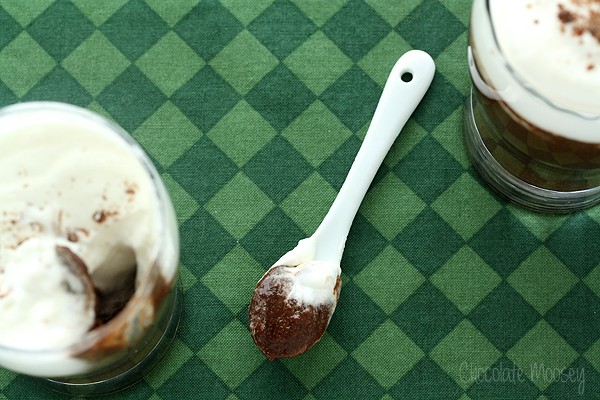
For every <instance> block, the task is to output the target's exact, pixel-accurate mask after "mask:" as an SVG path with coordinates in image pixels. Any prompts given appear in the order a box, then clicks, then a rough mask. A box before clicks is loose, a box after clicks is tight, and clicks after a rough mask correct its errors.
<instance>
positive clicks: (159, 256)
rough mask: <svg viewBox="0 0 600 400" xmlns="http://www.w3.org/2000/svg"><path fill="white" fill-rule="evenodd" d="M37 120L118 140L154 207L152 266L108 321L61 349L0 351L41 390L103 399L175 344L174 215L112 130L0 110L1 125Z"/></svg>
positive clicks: (135, 149)
mask: <svg viewBox="0 0 600 400" xmlns="http://www.w3.org/2000/svg"><path fill="white" fill-rule="evenodd" d="M37 113H40V114H37ZM44 113H48V114H44ZM37 115H58V116H64V117H68V118H74V119H73V120H80V121H85V124H87V125H89V126H93V127H95V128H98V130H99V131H101V132H108V134H109V135H111V137H112V139H111V140H117V141H118V142H119V143H120V145H121V146H124V147H126V148H127V149H129V151H130V153H131V155H132V156H133V157H134V158H135V159H136V160H137V162H138V163H139V166H140V167H141V170H143V171H145V174H146V175H147V176H146V178H147V181H148V182H149V185H148V187H150V188H151V196H153V200H152V202H151V204H153V205H155V206H156V207H155V209H154V210H152V213H153V215H154V216H153V218H154V219H156V221H157V223H156V226H157V227H158V228H157V230H156V238H157V239H156V243H155V244H156V246H154V247H155V248H154V247H153V250H151V251H150V253H151V257H152V258H151V259H152V262H151V263H149V265H147V266H146V267H145V268H143V269H142V268H139V266H136V270H135V287H134V288H133V289H132V291H133V293H132V294H131V293H130V294H129V296H130V297H129V298H128V299H127V300H124V302H125V301H126V302H125V303H124V305H121V307H122V309H120V311H118V313H117V314H116V315H115V316H113V317H111V318H110V319H109V320H108V321H104V322H103V323H100V324H96V325H95V326H94V327H93V328H92V329H90V330H89V331H88V332H86V333H85V334H84V335H83V336H81V337H79V338H77V340H76V342H75V343H73V344H69V345H67V346H58V347H52V348H47V349H46V348H43V349H36V348H33V349H28V348H26V347H25V348H24V347H22V346H21V347H18V348H17V347H10V346H6V345H0V367H4V368H7V369H11V370H13V371H15V372H18V373H22V374H25V375H30V376H33V377H39V378H42V379H43V381H44V383H45V384H46V385H47V386H48V387H50V388H51V389H52V390H55V391H58V392H62V393H67V394H73V395H101V394H107V393H110V392H114V391H117V390H121V389H123V388H126V387H128V386H130V385H132V384H134V383H136V382H137V381H138V380H140V379H141V378H142V377H143V375H144V373H146V372H148V371H149V369H150V368H152V367H153V366H154V365H155V364H156V363H157V362H158V361H159V360H160V359H161V358H162V356H164V355H165V353H166V351H167V350H168V348H169V345H170V344H171V342H172V341H173V339H174V337H175V334H176V331H177V327H178V324H179V319H180V311H181V291H180V288H179V284H178V273H177V268H178V262H179V234H178V228H177V223H176V218H175V213H174V210H173V206H172V204H171V200H170V198H169V196H168V194H167V191H166V189H165V187H164V184H163V182H162V180H161V179H160V176H159V174H158V172H157V171H156V169H155V168H154V166H153V165H152V163H151V161H150V160H149V158H148V157H147V155H146V154H145V153H144V151H143V150H142V148H141V147H140V146H139V145H138V144H137V142H135V140H134V139H133V138H131V136H129V134H127V133H126V132H125V131H124V130H123V129H121V128H120V127H119V126H117V125H115V124H113V123H112V122H110V121H108V120H106V119H105V118H103V117H101V116H99V115H97V114H95V113H92V112H90V111H88V110H85V109H81V108H79V107H75V106H71V105H67V104H62V103H53V102H31V103H22V104H17V105H13V106H8V107H5V108H4V109H2V110H0V122H6V121H7V120H8V119H9V118H13V117H15V116H17V117H18V116H27V117H28V118H29V117H30V116H31V117H32V118H33V119H35V117H36V116H37ZM68 118H67V119H68ZM0 134H2V133H1V132H0ZM115 138H116V139H115ZM97 222H98V221H97ZM151 234H152V233H148V235H149V236H150V235H151ZM153 243H154V242H153ZM132 285H133V283H132Z"/></svg>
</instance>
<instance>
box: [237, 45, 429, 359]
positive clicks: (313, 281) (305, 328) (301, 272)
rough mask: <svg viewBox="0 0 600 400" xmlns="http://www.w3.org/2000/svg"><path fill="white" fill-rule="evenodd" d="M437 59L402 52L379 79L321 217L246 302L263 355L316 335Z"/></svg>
mask: <svg viewBox="0 0 600 400" xmlns="http://www.w3.org/2000/svg"><path fill="white" fill-rule="evenodd" d="M434 73H435V65H434V62H433V60H432V59H431V57H430V56H429V55H428V54H427V53H425V52H423V51H419V50H412V51H409V52H407V53H406V54H404V55H403V56H402V57H400V59H399V60H398V61H397V62H396V64H395V65H394V67H393V69H392V72H391V73H390V76H389V78H388V80H387V82H386V84H385V87H384V89H383V93H382V95H381V98H380V99H379V104H378V105H377V109H376V110H375V114H374V115H373V119H372V120H371V124H370V126H369V130H368V131H367V135H366V136H365V139H364V141H363V143H362V146H361V147H360V150H359V151H358V154H357V155H356V158H355V160H354V163H353V164H352V167H351V168H350V171H349V173H348V176H347V178H346V180H345V181H344V184H343V185H342V187H341V189H340V191H339V193H338V195H337V197H336V199H335V201H334V202H333V204H332V206H331V208H330V209H329V211H328V213H327V215H326V216H325V218H324V219H323V222H321V224H320V225H319V227H318V228H317V230H316V231H315V233H314V234H313V235H312V236H310V237H309V238H306V239H303V240H301V241H300V242H298V245H297V246H296V247H295V248H294V249H292V250H290V251H289V252H287V253H286V254H284V255H283V256H282V257H281V258H280V259H279V260H278V261H277V262H276V263H275V264H273V266H272V267H271V268H270V269H269V270H268V271H267V272H266V273H265V275H264V276H263V277H262V278H261V279H260V281H259V282H258V283H257V285H256V289H255V290H254V294H253V296H252V299H251V301H250V306H249V309H248V315H249V325H250V332H251V333H252V337H253V339H254V341H255V343H256V345H257V346H258V348H259V349H260V350H261V351H262V352H263V354H264V355H265V356H267V358H269V359H270V360H275V359H277V358H287V357H293V356H296V355H299V354H302V353H304V352H305V351H306V350H308V349H309V348H310V347H311V346H312V345H314V344H315V343H316V342H318V341H319V339H320V338H321V336H322V335H323V333H324V332H325V329H326V328H327V325H328V324H329V321H330V320H331V316H332V315H333V312H334V310H335V307H336V305H337V302H338V298H339V294H340V289H341V279H340V275H341V272H342V271H341V268H340V261H341V259H342V253H343V251H344V246H345V243H346V238H347V236H348V232H349V230H350V226H351V225H352V221H353V220H354V217H355V215H356V212H357V211H358V208H359V206H360V203H361V202H362V199H363V197H364V196H365V194H366V192H367V189H368V188H369V185H370V184H371V182H372V180H373V177H374V176H375V174H376V173H377V170H378V169H379V166H380V165H381V163H382V162H383V159H384V158H385V156H386V154H387V153H388V151H389V149H390V147H391V146H392V144H393V143H394V141H395V140H396V137H397V136H398V134H399V133H400V131H401V130H402V128H403V127H404V124H405V123H406V121H408V118H409V117H410V116H411V114H412V113H413V111H414V110H415V108H416V107H417V105H418V104H419V102H420V101H421V99H422V98H423V96H424V95H425V92H426V91H427V89H428V88H429V85H430V84H431V81H432V79H433V75H434Z"/></svg>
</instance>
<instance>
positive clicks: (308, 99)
mask: <svg viewBox="0 0 600 400" xmlns="http://www.w3.org/2000/svg"><path fill="white" fill-rule="evenodd" d="M0 7H1V8H0V105H6V104H10V103H14V102H18V101H28V100H42V99H43V100H58V101H64V102H68V103H73V104H77V105H80V106H84V107H87V108H90V109H92V110H95V111H97V112H99V113H101V114H103V115H106V116H108V117H110V118H111V119H114V120H115V121H116V122H118V123H119V124H121V125H122V126H123V127H124V128H125V129H126V130H128V131H129V132H131V134H132V135H133V136H134V137H135V138H136V139H137V140H138V141H139V142H140V143H141V144H142V146H143V147H144V148H145V149H146V150H147V152H148V154H149V155H150V156H151V158H152V159H153V161H154V162H155V164H156V166H157V168H158V169H159V171H160V172H161V174H162V176H163V178H164V181H165V182H166V184H167V186H168V188H169V190H170V193H171V195H172V198H173V201H174V204H175V207H176V210H177V213H178V218H179V224H180V229H181V241H182V242H181V243H182V254H181V280H182V282H183V287H184V290H185V311H184V315H183V321H182V325H181V330H180V334H179V336H178V338H177V340H176V343H175V345H174V346H173V348H172V351H171V352H170V354H169V355H168V357H167V359H166V360H165V361H164V362H163V363H162V364H161V365H160V366H159V367H158V368H157V369H156V370H154V371H153V372H152V373H150V374H149V375H148V376H146V378H145V380H144V381H142V382H141V383H139V384H138V385H136V386H135V387H133V388H131V389H128V390H127V391H125V392H123V393H121V394H120V395H118V396H115V398H119V397H127V398H135V399H152V400H159V399H163V400H168V399H184V398H197V399H203V398H206V399H227V400H234V399H240V400H241V399H306V400H308V399H392V398H394V399H430V398H431V399H434V398H435V399H461V400H467V399H473V400H475V399H498V398H503V399H567V398H569V399H573V398H600V397H598V396H599V393H600V341H599V340H598V339H599V337H600V298H599V297H600V266H599V265H600V241H599V237H600V208H595V209H592V210H589V211H586V212H581V213H577V214H574V215H570V216H562V217H552V216H542V215H538V214H534V213H530V212H527V211H524V210H522V209H520V208H517V207H515V206H512V205H510V204H507V202H506V201H504V200H503V199H502V198H500V197H498V196H496V195H495V194H494V193H493V192H491V191H490V190H489V189H488V188H487V186H486V185H485V184H483V183H482V182H481V181H480V179H479V177H478V176H477V174H476V173H475V172H474V171H473V169H472V168H471V167H470V165H469V162H468V159H467V157H466V154H465V150H464V148H463V142H462V133H461V126H462V110H463V102H464V98H465V96H466V94H467V93H468V90H469V80H468V73H467V66H466V57H465V47H466V41H467V26H468V17H469V8H470V2H468V1H461V0H443V1H442V0H322V1H319V0H295V1H283V0H275V1H273V0H247V1H244V0H220V1H217V0H202V1H198V0H177V1H175V0H173V1H165V0H146V1H141V0H133V1H125V0H105V1H89V0H77V1H73V2H66V1H56V2H53V1H49V0H35V1H34V0H27V1H19V0H1V1H0ZM411 48H419V49H423V50H426V51H428V52H429V53H430V54H431V55H432V56H433V58H434V59H435V60H436V63H437V74H436V77H435V79H434V82H433V85H432V87H431V89H430V91H429V93H428V94H427V95H426V97H425V99H424V100H423V102H422V104H421V105H420V106H419V108H418V109H417V111H416V113H415V114H414V115H413V117H412V118H411V120H410V121H409V123H408V125H407V127H406V128H405V130H404V131H403V132H402V134H401V136H400V138H399V139H398V140H397V143H396V144H395V145H394V147H393V148H392V150H391V152H390V154H389V156H388V157H387V159H386V160H385V162H384V165H383V166H382V168H381V170H380V171H379V173H378V175H377V177H376V179H375V182H374V183H373V186H372V187H371V189H370V191H369V193H368V195H367V197H366V199H365V201H364V203H363V206H362V207H361V209H360V211H359V214H358V216H357V217H356V220H355V222H354V225H353V228H352V231H351V233H350V237H349V239H348V242H347V247H346V253H345V256H344V259H343V262H342V269H343V271H344V277H343V278H344V279H343V289H342V294H341V297H340V303H339V306H338V309H337V311H336V313H335V315H334V317H333V320H332V321H331V325H330V327H329V329H328V331H327V333H326V334H325V336H324V337H323V339H322V340H321V342H319V343H318V344H317V345H316V346H315V347H314V348H313V349H311V350H310V351H309V352H308V353H306V354H305V355H303V356H300V357H297V358H294V359H289V360H285V361H276V362H269V361H267V360H266V359H265V357H263V356H262V354H261V353H260V352H259V351H258V349H257V348H256V347H255V346H254V344H253V342H252V339H251V337H250V334H249V332H248V328H247V315H246V313H247V306H248V303H249V299H250V296H251V294H252V290H253V287H254V285H255V283H256V281H257V280H258V279H259V278H260V276H261V275H262V273H263V272H264V271H265V269H266V267H268V266H270V264H271V263H272V262H274V261H275V260H276V259H277V258H278V257H279V255H281V254H282V253H284V252H285V251H287V250H289V249H291V248H292V247H293V246H294V245H295V243H296V242H297V241H298V240H299V239H301V238H303V237H305V236H307V235H310V234H311V233H312V232H313V230H314V229H315V227H316V226H317V224H318V223H319V221H320V220H321V218H322V217H323V215H324V213H325V212H326V210H327V209H328V207H329V205H330V204H331V201H332V200H333V198H334V196H335V194H336V192H337V190H338V189H339V188H340V185H341V183H342V181H343V179H344V177H345V174H346V172H347V170H348V168H349V166H350V164H351V162H352V160H353V157H354V155H355V153H356V151H357V149H358V147H359V145H360V143H361V139H362V137H363V135H364V133H365V131H366V128H367V126H368V123H369V120H370V117H371V115H372V113H373V111H374V109H375V106H376V103H377V100H378V98H379V95H380V92H381V89H382V85H383V84H384V82H385V80H386V77H387V74H388V71H389V70H390V68H391V67H392V65H393V63H394V62H395V61H396V59H397V58H398V57H399V56H400V55H401V54H402V53H404V52H405V51H407V50H409V49H411ZM0 329H1V327H0ZM54 397H56V398H60V396H58V395H54V394H52V393H50V392H48V391H47V390H46V389H45V388H43V387H42V386H40V384H39V382H37V381H36V380H33V379H31V378H28V377H25V376H20V375H16V374H14V373H12V372H9V371H6V370H1V369H0V399H1V400H6V399H8V400H13V399H15V400H16V399H26V398H54Z"/></svg>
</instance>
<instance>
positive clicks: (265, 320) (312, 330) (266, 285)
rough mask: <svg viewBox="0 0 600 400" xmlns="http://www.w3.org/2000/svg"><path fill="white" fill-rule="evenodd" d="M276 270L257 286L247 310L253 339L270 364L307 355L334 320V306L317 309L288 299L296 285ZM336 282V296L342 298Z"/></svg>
mask: <svg viewBox="0 0 600 400" xmlns="http://www.w3.org/2000/svg"><path fill="white" fill-rule="evenodd" d="M283 268H289V267H286V266H276V267H273V268H272V269H271V270H270V271H269V273H268V274H266V275H265V276H264V277H263V278H262V279H261V280H260V281H259V282H258V284H257V286H256V290H255V291H254V295H253V296H252V299H251V301H250V306H249V309H248V315H249V325H250V331H251V333H252V338H253V339H254V342H255V343H256V345H257V346H258V348H259V349H260V350H261V351H262V352H263V354H264V355H265V356H266V357H267V358H268V359H269V360H271V361H273V360H275V359H278V358H288V357H294V356H297V355H299V354H302V353H304V352H305V351H306V350H308V349H309V348H310V347H311V346H312V345H314V344H315V343H316V342H318V341H319V339H320V338H321V336H322V335H323V333H324V332H325V330H326V329H327V325H328V324H329V321H330V319H331V316H332V314H333V311H334V309H335V304H319V305H317V306H315V305H311V304H304V303H300V302H298V301H297V300H296V299H293V298H289V296H288V295H289V293H290V291H291V289H292V285H293V282H292V280H291V279H290V277H289V274H287V273H285V272H283V271H282V269H283ZM340 285H341V281H340V278H339V277H338V278H337V281H336V284H335V288H334V292H335V293H336V296H337V295H339V289H340Z"/></svg>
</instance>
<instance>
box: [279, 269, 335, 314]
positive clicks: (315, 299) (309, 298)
mask: <svg viewBox="0 0 600 400" xmlns="http://www.w3.org/2000/svg"><path fill="white" fill-rule="evenodd" d="M287 272H288V276H289V277H290V278H291V281H292V282H293V285H292V287H291V290H290V292H289V293H288V299H294V300H296V301H297V302H298V303H300V304H307V305H312V306H318V305H319V304H327V305H329V304H333V307H334V308H335V304H336V303H337V296H336V293H335V291H334V288H335V285H336V283H337V279H338V277H339V276H340V275H341V273H342V270H341V268H340V266H339V265H337V264H334V263H330V262H325V261H309V262H305V263H302V264H300V265H297V266H296V267H293V268H288V269H287ZM332 313H333V311H332Z"/></svg>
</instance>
